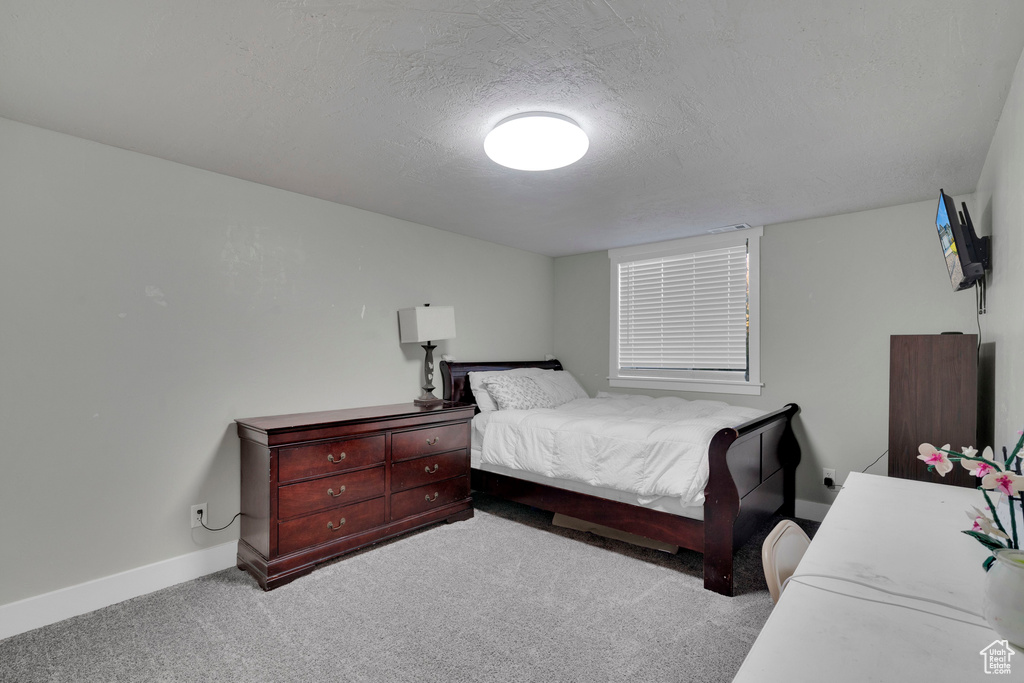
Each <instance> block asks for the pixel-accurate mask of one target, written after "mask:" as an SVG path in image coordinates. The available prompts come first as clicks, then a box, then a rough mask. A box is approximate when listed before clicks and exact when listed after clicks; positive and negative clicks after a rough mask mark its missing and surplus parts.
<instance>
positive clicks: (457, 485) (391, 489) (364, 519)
mask: <svg viewBox="0 0 1024 683" xmlns="http://www.w3.org/2000/svg"><path fill="white" fill-rule="evenodd" d="M473 413H474V406H472V405H463V404H452V403H445V404H444V405H442V406H439V407H437V408H421V407H420V406H417V405H414V404H412V403H406V404H399V405H390V406H374V407H370V408H355V409H350V410H333V411H326V412H318V413H300V414H295V415H273V416H268V417H254V418H246V419H242V420H236V422H237V423H238V436H239V438H240V439H241V475H242V502H241V510H242V519H241V535H240V537H239V541H238V567H239V568H240V569H245V570H248V571H249V572H250V573H251V574H252V575H253V576H254V577H255V578H256V580H257V581H258V582H259V584H260V586H262V587H263V588H264V589H265V590H270V589H272V588H275V587H277V586H280V585H281V584H284V583H287V582H289V581H291V580H293V579H296V578H298V577H299V576H302V575H303V574H307V573H309V572H310V571H312V570H313V568H314V567H315V566H316V565H317V564H318V563H320V562H324V561H326V560H329V559H331V558H334V557H337V556H339V555H342V554H344V553H348V552H351V551H353V550H357V549H359V548H362V547H365V546H367V545H370V544H372V543H375V542H377V541H380V540H382V539H385V538H389V537H391V536H395V535H397V534H401V533H403V532H406V531H409V530H411V529H416V528H419V527H422V526H425V525H428V524H432V523H434V522H438V521H441V520H446V521H448V522H454V521H458V520H463V519H469V518H470V517H472V516H473V507H472V505H473V501H472V498H470V496H469V433H470V424H469V423H470V420H471V419H472V418H473Z"/></svg>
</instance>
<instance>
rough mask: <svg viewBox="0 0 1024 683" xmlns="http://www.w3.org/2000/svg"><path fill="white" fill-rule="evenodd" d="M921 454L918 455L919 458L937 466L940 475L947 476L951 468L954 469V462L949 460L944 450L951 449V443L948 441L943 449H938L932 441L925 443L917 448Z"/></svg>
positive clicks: (936, 469)
mask: <svg viewBox="0 0 1024 683" xmlns="http://www.w3.org/2000/svg"><path fill="white" fill-rule="evenodd" d="M917 450H918V452H919V453H920V455H918V456H917V459H918V460H924V461H925V462H926V463H928V465H930V466H932V467H934V468H935V471H936V472H938V473H939V475H940V476H943V477H944V476H946V474H948V473H949V471H950V470H952V469H953V463H951V462H950V461H949V458H947V457H946V454H945V453H943V452H942V451H948V450H949V444H948V443H947V444H946V445H945V446H943V447H942V449H941V450H940V449H938V448H936V447H935V446H933V445H931V444H930V443H923V444H921V447H920V448H918V449H917Z"/></svg>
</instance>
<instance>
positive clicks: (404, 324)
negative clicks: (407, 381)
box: [398, 304, 455, 407]
mask: <svg viewBox="0 0 1024 683" xmlns="http://www.w3.org/2000/svg"><path fill="white" fill-rule="evenodd" d="M398 333H399V335H400V336H401V343H403V344H409V343H418V344H422V343H423V342H426V343H425V344H422V346H423V349H424V350H425V351H426V352H427V356H426V358H425V359H424V360H423V379H424V383H423V393H422V394H420V397H419V398H417V399H415V400H414V401H413V403H415V404H416V405H418V406H426V407H433V406H439V405H441V404H442V403H444V401H443V400H442V399H439V398H438V397H436V396H434V349H436V348H437V346H435V345H434V344H432V343H431V342H432V341H440V340H442V339H453V338H454V337H455V309H454V308H453V307H451V306H431V305H430V304H424V305H422V306H417V307H416V308H403V309H401V310H400V311H398Z"/></svg>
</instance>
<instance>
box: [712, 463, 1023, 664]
mask: <svg viewBox="0 0 1024 683" xmlns="http://www.w3.org/2000/svg"><path fill="white" fill-rule="evenodd" d="M971 506H976V507H979V508H982V509H984V498H983V497H982V495H981V493H980V492H979V491H976V490H972V489H966V488H961V487H956V486H945V485H941V484H931V483H925V482H918V481H909V480H906V479H895V478H888V477H879V476H875V475H871V474H857V473H854V474H851V475H850V477H849V478H848V479H847V480H846V483H845V485H844V488H843V490H842V491H841V492H840V493H839V496H838V497H837V498H836V501H835V503H833V505H832V508H831V510H829V512H828V515H826V517H825V521H824V522H822V525H821V528H820V529H819V530H818V533H817V534H816V535H815V537H814V540H813V541H812V542H811V546H810V547H809V548H808V549H807V553H806V554H805V555H804V557H803V559H802V560H801V561H800V565H799V566H798V567H797V570H796V574H795V576H796V577H799V576H800V575H802V574H808V575H809V574H824V575H828V576H837V577H844V578H848V579H853V580H856V581H862V582H865V583H868V584H871V585H872V586H879V587H882V588H885V589H887V590H890V591H895V592H897V593H905V594H911V595H915V596H922V597H926V598H930V599H932V600H938V601H941V602H944V603H947V604H951V605H955V606H958V607H961V608H963V609H967V610H970V611H972V612H976V613H978V614H981V612H982V596H983V592H984V579H985V572H984V570H983V569H982V567H981V563H982V561H984V559H985V558H986V557H988V553H987V551H986V550H985V549H984V548H983V547H982V546H981V544H979V543H978V542H977V541H975V540H974V539H972V538H970V537H968V536H966V535H964V534H962V533H960V531H961V530H962V529H966V528H968V525H969V523H970V522H969V521H968V519H967V516H966V515H965V514H964V513H965V512H966V511H967V510H969V509H970V508H971ZM798 581H799V582H798ZM901 605H902V606H901ZM997 638H998V635H997V634H996V632H995V631H993V630H992V629H990V628H989V627H988V626H987V625H986V624H985V621H984V619H982V618H978V617H973V616H970V615H967V614H964V613H963V612H958V611H956V610H952V609H948V608H946V607H941V606H939V605H935V604H931V603H928V602H923V601H917V600H909V599H905V598H897V597H893V596H890V595H887V594H886V593H882V592H879V591H876V590H873V589H871V588H866V587H862V586H859V585H855V584H853V583H848V582H845V581H840V580H836V579H831V578H811V577H807V578H802V579H801V578H798V579H797V580H794V581H791V582H790V583H789V584H788V585H787V586H786V589H785V591H784V592H783V594H782V597H781V598H780V600H779V604H778V605H776V606H775V609H774V611H773V612H772V614H771V616H770V617H769V619H768V622H767V623H766V624H765V626H764V629H763V630H762V631H761V634H760V635H759V636H758V638H757V641H756V642H755V643H754V646H753V648H751V650H750V653H749V654H748V655H747V658H746V659H745V660H744V662H743V665H742V667H741V668H740V670H739V673H738V674H737V675H736V678H735V679H734V683H736V682H740V683H770V682H771V681H779V682H780V683H781V682H785V683H795V682H797V681H815V682H818V681H857V683H864V682H866V681H900V682H901V683H902V682H910V681H957V682H959V681H973V680H979V681H983V680H984V681H991V680H993V679H994V678H998V679H1000V680H1018V681H1020V680H1024V653H1021V654H1018V655H1016V656H1015V657H1013V658H1012V659H1011V663H1012V667H1013V675H1011V676H1005V675H1004V676H991V675H988V676H986V675H985V673H984V671H983V664H984V663H983V658H982V656H981V654H980V651H981V650H982V649H983V648H985V647H986V646H987V645H989V644H990V643H991V642H992V641H994V640H996V639H997ZM723 646H726V647H727V646H728V644H727V643H725V644H723Z"/></svg>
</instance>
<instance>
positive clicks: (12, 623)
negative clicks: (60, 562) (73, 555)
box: [0, 541, 238, 640]
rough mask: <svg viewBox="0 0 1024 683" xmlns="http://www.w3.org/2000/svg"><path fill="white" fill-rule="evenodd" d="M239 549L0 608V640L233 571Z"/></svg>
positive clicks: (219, 549) (223, 548)
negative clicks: (163, 589)
mask: <svg viewBox="0 0 1024 683" xmlns="http://www.w3.org/2000/svg"><path fill="white" fill-rule="evenodd" d="M237 550H238V543H237V542H235V541H231V542H230V543H223V544H221V545H215V546H213V547H212V548H205V549H203V550H197V551H195V552H193V553H188V554H187V555H179V556H178V557H172V558H171V559H169V560H163V561H161V562H154V563H153V564H147V565H145V566H142V567H137V568H135V569H129V570H128V571H124V572H120V573H118V574H111V575H110V576H104V577H103V578H100V579H94V580H92V581H86V582H85V583H80V584H78V585H77V586H68V587H67V588H61V589H60V590H55V591H52V592H50V593H43V594H42V595H36V596H34V597H31V598H25V599H24V600H19V601H18V602H11V603H8V604H6V605H0V640H3V639H4V638H10V637H11V636H14V635H17V634H19V633H24V632H25V631H31V630H32V629H36V628H39V627H41V626H46V625H47V624H52V623H54V622H57V621H62V620H64V619H69V618H71V617H74V616H78V615H79V614H85V613H86V612H92V611H93V610H98V609H100V608H102V607H107V606H108V605H113V604H116V603H118V602H122V601H124V600H128V599H129V598H135V597H138V596H140V595H145V594H146V593H152V592H153V591H158V590H160V589H161V588H167V587H169V586H173V585H175V584H179V583H182V582H184V581H191V580H192V579H198V578H199V577H200V576H206V575H207V574H212V573H213V572H219V571H220V570H222V569H227V568H229V567H234V566H235V556H236V552H237Z"/></svg>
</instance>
